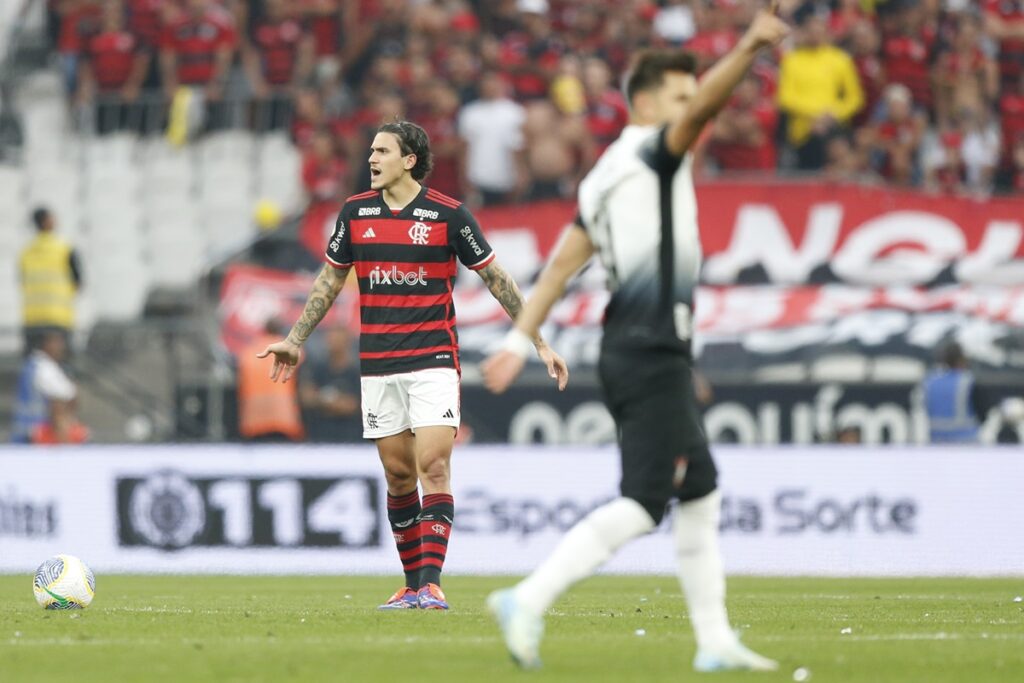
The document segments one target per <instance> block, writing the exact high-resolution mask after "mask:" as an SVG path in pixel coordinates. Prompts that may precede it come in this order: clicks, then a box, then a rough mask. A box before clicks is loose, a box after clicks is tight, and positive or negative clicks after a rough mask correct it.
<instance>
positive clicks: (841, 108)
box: [778, 14, 864, 170]
mask: <svg viewBox="0 0 1024 683" xmlns="http://www.w3.org/2000/svg"><path fill="white" fill-rule="evenodd" d="M799 40H800V45H799V46H798V47H797V48H796V49H794V50H792V51H791V52H789V53H787V54H786V55H785V56H784V57H783V58H782V65H781V68H780V72H779V92H778V101H779V106H780V107H782V109H783V111H785V113H786V114H787V116H788V118H789V123H788V135H787V138H788V141H789V144H790V145H792V146H793V147H794V148H795V149H796V154H797V166H798V168H800V169H801V170H816V169H820V168H822V167H823V166H824V165H825V160H826V154H825V151H826V146H827V143H828V140H829V139H830V138H831V137H833V136H835V135H836V134H838V133H840V132H841V131H842V130H843V129H844V127H845V126H846V123H847V122H848V121H849V120H850V118H851V117H852V116H853V115H854V114H856V113H857V112H858V111H859V110H860V108H861V107H862V106H863V105H864V93H863V91H862V90H861V87H860V81H859V80H858V78H857V70H856V69H855V68H854V65H853V60H851V59H850V56H849V55H848V54H846V53H845V52H843V51H842V50H840V49H839V48H837V47H835V46H833V45H831V44H830V42H829V36H828V24H827V23H826V22H825V19H824V18H823V17H821V16H819V15H817V14H812V15H810V16H809V17H807V18H806V19H805V20H804V23H803V25H802V26H801V27H800V32H799Z"/></svg>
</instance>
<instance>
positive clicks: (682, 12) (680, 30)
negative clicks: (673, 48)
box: [654, 0, 697, 45]
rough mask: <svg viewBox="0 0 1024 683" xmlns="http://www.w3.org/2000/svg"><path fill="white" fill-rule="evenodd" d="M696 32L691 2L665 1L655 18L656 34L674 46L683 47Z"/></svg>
mask: <svg viewBox="0 0 1024 683" xmlns="http://www.w3.org/2000/svg"><path fill="white" fill-rule="evenodd" d="M696 32H697V24H696V22H695V21H694V18H693V9H692V8H691V7H690V2H689V0H665V2H664V4H663V5H662V6H661V8H659V9H658V13H657V14H656V15H655V16H654V34H655V35H656V36H658V37H659V38H661V39H663V40H665V41H666V42H668V43H671V44H673V45H682V44H683V43H685V42H686V41H687V40H689V39H690V38H692V37H693V35H694V34H695V33H696Z"/></svg>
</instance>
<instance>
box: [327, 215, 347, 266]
mask: <svg viewBox="0 0 1024 683" xmlns="http://www.w3.org/2000/svg"><path fill="white" fill-rule="evenodd" d="M348 214H349V211H348V204H346V205H345V206H343V207H341V211H339V212H338V220H337V221H335V223H334V232H333V233H331V240H330V241H329V242H328V243H327V253H326V256H327V262H328V263H330V264H331V265H333V266H336V267H338V268H347V267H348V266H351V265H352V235H351V234H350V232H349V226H348Z"/></svg>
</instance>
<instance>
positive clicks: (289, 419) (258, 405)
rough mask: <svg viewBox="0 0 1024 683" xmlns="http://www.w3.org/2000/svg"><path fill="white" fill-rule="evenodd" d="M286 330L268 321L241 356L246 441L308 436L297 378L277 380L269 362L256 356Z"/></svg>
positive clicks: (241, 406) (241, 416)
mask: <svg viewBox="0 0 1024 683" xmlns="http://www.w3.org/2000/svg"><path fill="white" fill-rule="evenodd" d="M284 332H285V330H284V329H282V326H281V323H279V322H277V321H275V320H270V321H268V322H267V324H266V328H265V330H264V333H263V334H260V335H258V336H257V337H255V338H254V339H253V340H252V341H251V342H250V344H249V345H248V346H247V347H246V348H244V349H242V351H241V353H239V354H238V356H237V358H238V432H239V434H240V435H241V436H242V438H243V439H245V440H246V441H263V442H285V441H302V440H303V439H304V438H305V436H306V430H305V428H304V427H303V424H302V414H301V412H300V410H299V395H298V390H297V389H296V385H295V382H291V383H288V384H281V383H278V382H275V381H274V380H272V379H271V378H270V373H269V372H268V371H267V366H266V364H265V363H264V362H263V361H262V360H260V359H258V358H257V357H256V354H258V353H259V352H261V351H262V350H263V349H265V348H266V347H267V344H270V343H272V342H275V341H277V340H278V339H280V338H281V335H283V334H284Z"/></svg>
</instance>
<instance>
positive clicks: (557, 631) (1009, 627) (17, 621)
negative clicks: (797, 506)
mask: <svg viewBox="0 0 1024 683" xmlns="http://www.w3.org/2000/svg"><path fill="white" fill-rule="evenodd" d="M508 583H509V580H508V579H507V578H493V577H458V576H454V577H449V578H447V579H446V581H445V590H446V592H447V594H448V598H449V600H450V601H451V602H452V605H453V609H452V610H451V611H450V612H447V613H444V612H419V611H408V612H390V613H380V612H378V611H377V610H376V609H375V607H376V606H377V604H378V603H379V602H381V601H382V600H384V599H385V598H387V597H388V595H390V594H391V592H392V591H393V590H394V588H396V581H395V580H394V579H389V578H379V577H359V578H353V577H223V576H222V577H191V576H190V577H184V576H145V577H143V576H102V575H101V576H99V577H98V585H97V597H96V601H95V602H94V603H93V605H92V606H91V607H90V608H88V609H86V610H84V611H78V612H47V611H44V610H42V609H40V608H38V607H37V606H36V604H35V601H34V600H33V597H32V590H31V577H30V576H27V575H26V576H3V577H0V681H2V682H3V683H30V682H33V681H73V682H74V683H89V682H92V681H96V682H100V681H102V682H103V683H108V682H109V681H146V682H149V683H152V682H154V681H159V682H162V681H186V682H189V683H197V682H205V681H218V682H220V681H240V682H241V681H245V682H246V683H252V682H255V681H274V682H278V681H303V682H306V681H309V682H314V681H339V682H342V681H343V682H349V681H351V682H362V681H371V682H372V681H404V680H408V681H415V682H416V683H420V682H424V683H426V682H429V681H439V682H444V683H452V682H456V681H457V682H462V681H467V682H474V683H475V682H478V681H479V682H484V683H499V682H501V681H516V682H518V683H523V682H531V683H532V682H534V681H536V682H537V683H541V682H543V681H580V682H588V683H589V682H591V681H615V682H622V681H627V682H628V681H638V682H642V683H650V682H655V681H685V680H710V681H714V682H715V683H719V682H721V683H726V682H728V681H755V680H756V681H764V682H765V683H769V682H774V681H791V680H793V672H794V670H795V669H797V668H798V667H806V668H807V669H809V670H810V673H811V677H810V680H811V681H812V682H813V683H828V682H832V681H838V682H843V683H855V682H858V681H864V682H868V681H870V682H871V683H879V682H887V681H893V682H899V683H905V682H916V681H922V682H923V681H926V682H928V683H942V682H945V681H949V682H950V683H953V682H956V683H964V682H967V683H981V682H982V681H1006V682H1011V681H1024V602H1015V601H1014V598H1015V597H1016V596H1018V595H1021V594H1024V579H994V580H976V579H960V580H958V579H900V580H881V579H879V580H874V579H799V578H792V579H766V578H734V579H731V580H730V581H729V608H730V613H731V617H732V621H733V624H734V625H735V626H736V627H738V628H740V629H742V632H743V639H744V642H746V643H747V644H749V645H750V646H751V647H753V648H754V649H756V650H758V651H760V652H762V653H764V654H766V655H769V656H772V657H775V658H778V659H779V660H780V661H781V663H782V668H781V670H780V671H779V672H778V673H775V674H696V673H694V672H693V671H692V669H691V668H690V661H691V659H692V657H693V654H694V642H693V636H692V633H691V630H690V626H689V623H688V621H687V619H686V616H685V614H686V613H685V609H684V605H683V600H682V597H681V595H680V594H679V590H678V586H677V584H676V583H675V580H674V579H673V578H671V577H599V578H595V579H591V580H588V581H585V582H584V583H582V584H581V585H579V586H577V587H576V588H574V589H573V590H572V591H571V592H570V593H569V594H568V595H567V596H566V597H565V598H564V599H563V600H561V601H560V602H559V603H558V604H557V605H556V607H555V609H554V610H553V612H552V613H551V615H550V616H549V617H548V619H547V637H546V639H545V641H544V646H543V648H542V655H543V657H544V669H542V670H541V671H536V672H520V671H518V670H516V669H515V668H514V667H513V665H512V663H511V662H510V660H509V659H508V657H507V655H506V653H505V650H504V647H503V645H502V643H501V641H500V639H499V636H498V632H497V629H496V627H495V626H494V625H493V624H492V623H491V620H490V618H489V617H488V615H487V614H486V612H485V611H484V609H483V601H484V598H485V596H486V595H487V593H488V592H489V591H490V590H492V589H494V588H497V587H500V586H502V585H506V584H508ZM846 629H849V631H846ZM641 630H642V631H641ZM641 633H643V635H640V634H641Z"/></svg>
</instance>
